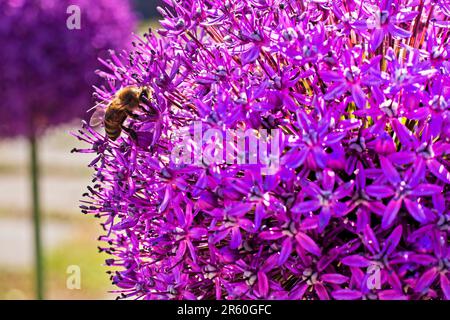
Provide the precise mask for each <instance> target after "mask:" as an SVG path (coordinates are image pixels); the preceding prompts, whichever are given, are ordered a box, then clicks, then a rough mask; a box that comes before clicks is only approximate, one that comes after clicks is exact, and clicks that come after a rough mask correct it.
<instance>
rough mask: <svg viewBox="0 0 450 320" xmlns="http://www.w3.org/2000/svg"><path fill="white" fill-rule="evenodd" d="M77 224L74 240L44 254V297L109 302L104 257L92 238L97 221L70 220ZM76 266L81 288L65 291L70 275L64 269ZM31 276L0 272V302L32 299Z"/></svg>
mask: <svg viewBox="0 0 450 320" xmlns="http://www.w3.org/2000/svg"><path fill="white" fill-rule="evenodd" d="M71 223H72V224H76V232H74V234H76V237H74V238H72V239H71V240H70V241H67V242H64V243H61V244H60V245H59V246H58V247H57V248H56V249H54V250H52V251H51V252H45V253H46V254H45V257H44V268H45V269H44V270H45V271H44V272H45V298H46V299H112V298H114V297H115V295H113V294H109V293H108V291H109V290H112V289H114V288H113V287H112V285H111V284H110V280H109V276H108V275H107V274H106V270H107V269H106V267H104V266H103V263H104V259H105V257H106V255H104V254H99V253H98V250H97V248H96V244H98V243H97V242H96V240H95V238H96V237H97V236H98V234H100V230H99V229H100V228H99V227H98V220H97V219H94V218H92V217H83V220H82V221H81V220H79V221H78V222H77V221H72V222H71ZM71 265H76V266H79V268H80V271H81V275H80V276H81V288H80V289H72V290H71V289H68V288H67V285H66V282H67V278H68V276H70V274H68V273H67V268H68V267H69V266H71ZM33 290H34V289H33V273H32V270H31V269H14V270H11V269H9V270H2V269H0V299H34V292H33Z"/></svg>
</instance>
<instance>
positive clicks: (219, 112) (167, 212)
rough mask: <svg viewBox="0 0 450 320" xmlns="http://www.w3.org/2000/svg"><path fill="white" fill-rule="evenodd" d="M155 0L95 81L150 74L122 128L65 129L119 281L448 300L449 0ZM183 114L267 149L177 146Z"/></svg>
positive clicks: (135, 286)
mask: <svg viewBox="0 0 450 320" xmlns="http://www.w3.org/2000/svg"><path fill="white" fill-rule="evenodd" d="M166 3H167V5H168V6H170V7H169V8H167V9H161V13H162V15H163V17H164V19H163V20H162V21H161V26H162V29H160V30H158V34H159V35H158V36H156V35H155V34H154V33H152V32H150V33H149V34H146V35H145V36H144V38H143V39H137V40H136V41H135V42H134V47H135V48H134V49H133V50H131V51H130V53H129V55H128V56H122V57H118V56H116V55H113V56H112V57H111V61H109V62H106V63H105V65H106V66H107V67H108V68H107V69H108V70H105V71H104V73H102V75H103V76H104V77H105V78H107V79H108V81H107V86H105V87H103V88H101V89H98V90H97V94H98V96H99V97H101V98H103V99H110V97H111V96H112V95H113V94H114V92H116V91H117V90H118V89H120V88H122V87H126V86H129V85H135V86H140V87H141V86H148V87H150V88H151V91H152V95H151V97H150V99H147V100H146V99H144V100H143V104H142V108H143V110H140V111H138V117H137V118H136V119H128V120H127V121H126V125H127V126H128V127H129V128H130V129H132V131H130V130H129V132H130V133H125V132H123V133H122V136H121V137H120V138H119V139H118V140H117V141H111V140H109V139H108V138H106V137H105V136H104V135H103V134H102V133H99V132H97V131H96V130H94V129H93V128H91V127H90V126H88V125H87V124H86V123H84V125H83V130H82V131H81V133H80V134H78V137H79V138H80V139H82V140H84V141H86V142H87V143H88V144H89V145H90V147H88V148H87V149H83V150H76V151H79V152H87V153H94V154H96V157H95V159H94V160H93V161H92V163H90V166H91V167H92V168H94V169H95V171H96V173H95V177H94V181H93V185H92V187H89V188H88V189H89V192H88V193H86V194H85V199H84V200H83V202H84V204H83V205H82V210H83V212H84V213H90V214H95V215H96V216H97V217H100V218H102V219H103V221H102V225H103V226H104V228H105V231H106V234H105V235H104V236H101V237H100V240H102V241H105V243H106V244H105V246H103V247H101V248H100V250H101V251H105V252H107V253H109V254H111V256H112V257H111V259H108V260H107V261H106V263H107V265H109V266H114V271H110V273H111V279H112V281H113V283H114V284H115V285H116V286H117V287H118V291H117V292H118V293H120V294H121V296H120V297H122V298H126V297H132V298H146V299H261V298H263V299H332V298H334V299H450V285H449V277H450V274H449V271H450V260H449V258H450V257H449V254H450V250H449V241H448V240H449V226H450V214H449V213H450V212H449V201H450V194H449V191H450V189H449V184H450V173H449V168H450V163H449V158H448V157H449V152H450V148H449V147H450V145H449V139H450V131H449V125H450V109H449V103H450V76H449V75H450V56H449V55H450V46H449V36H450V32H449V31H450V29H449V28H450V5H449V4H448V2H446V1H438V0H424V1H421V0H408V1H406V0H386V1H357V0H347V1H309V0H299V1H282V0H258V1H257V0H249V1H240V0H227V1H222V0H205V1H196V0H184V1H177V4H172V3H175V2H172V1H166ZM196 121H201V123H202V127H203V129H202V130H203V131H206V130H207V129H217V130H218V131H219V132H223V131H224V130H226V129H237V128H241V129H244V130H248V129H250V130H252V129H253V130H260V129H262V128H264V129H267V130H270V129H279V130H281V132H282V134H281V138H280V154H281V155H280V165H279V166H278V167H277V168H276V170H275V171H274V172H273V174H270V175H262V174H261V166H260V165H258V164H253V165H249V164H237V163H235V164H229V163H205V162H200V163H195V162H194V163H190V164H186V163H184V164H183V163H179V162H177V161H174V159H173V158H171V157H170V153H171V151H173V150H174V149H176V148H178V147H179V143H180V142H179V140H177V139H176V138H174V135H175V133H176V131H177V130H178V129H182V128H190V127H191V126H192V125H193V123H194V122H196ZM191 131H192V130H191ZM191 133H192V132H191ZM194 140H195V139H193V140H192V141H190V142H189V143H190V148H191V149H192V150H194V151H196V150H197V151H198V150H199V149H200V148H204V146H203V145H201V146H199V145H198V144H196V143H195V141H194ZM232 145H233V144H232ZM234 147H236V145H235V144H234ZM248 155H250V154H248ZM175 160H176V159H175Z"/></svg>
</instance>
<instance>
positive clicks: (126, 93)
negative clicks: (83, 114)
mask: <svg viewBox="0 0 450 320" xmlns="http://www.w3.org/2000/svg"><path fill="white" fill-rule="evenodd" d="M149 94H150V91H149V88H148V87H142V88H139V87H136V86H128V87H125V88H122V89H120V90H118V91H117V92H116V93H115V94H114V97H113V99H112V100H111V102H110V103H109V104H108V106H107V107H106V108H104V107H102V106H98V107H96V110H95V112H94V113H93V114H92V117H91V120H90V125H91V126H93V127H96V126H98V125H100V124H102V123H103V125H104V126H105V132H106V135H107V136H108V138H110V139H111V140H113V141H115V140H116V139H117V138H118V137H119V136H120V134H121V133H122V130H124V131H126V132H128V133H129V134H130V135H133V131H132V129H130V128H127V127H125V126H124V125H123V123H124V122H125V120H126V119H127V118H128V117H131V118H133V119H138V118H139V116H138V115H136V114H135V113H133V112H134V111H136V110H138V109H139V107H140V103H141V102H144V101H145V100H148V98H149Z"/></svg>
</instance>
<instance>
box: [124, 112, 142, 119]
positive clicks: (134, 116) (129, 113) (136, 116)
mask: <svg viewBox="0 0 450 320" xmlns="http://www.w3.org/2000/svg"><path fill="white" fill-rule="evenodd" d="M125 112H126V113H127V116H129V117H130V118H132V119H134V120H138V119H139V115H137V114H135V113H133V112H131V111H129V110H126V111H125Z"/></svg>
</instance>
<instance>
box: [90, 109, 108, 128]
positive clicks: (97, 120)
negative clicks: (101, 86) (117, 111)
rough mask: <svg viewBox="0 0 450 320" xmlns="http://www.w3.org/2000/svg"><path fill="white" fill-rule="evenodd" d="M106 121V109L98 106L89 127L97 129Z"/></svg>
mask: <svg viewBox="0 0 450 320" xmlns="http://www.w3.org/2000/svg"><path fill="white" fill-rule="evenodd" d="M104 119H105V109H104V108H102V107H101V106H98V107H97V109H95V111H94V113H93V114H92V116H91V120H90V121H89V125H90V126H91V127H97V126H99V125H101V124H102V123H103V120H104Z"/></svg>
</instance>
